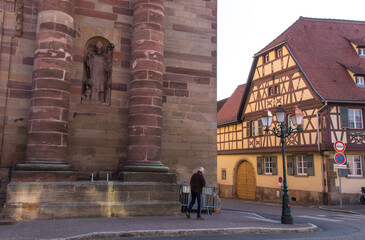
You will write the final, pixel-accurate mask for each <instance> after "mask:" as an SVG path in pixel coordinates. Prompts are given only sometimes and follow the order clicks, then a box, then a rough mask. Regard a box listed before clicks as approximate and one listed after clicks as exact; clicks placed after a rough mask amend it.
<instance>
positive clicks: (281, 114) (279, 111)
mask: <svg viewBox="0 0 365 240" xmlns="http://www.w3.org/2000/svg"><path fill="white" fill-rule="evenodd" d="M275 115H276V119H277V120H278V122H279V123H283V122H284V121H285V115H286V112H285V109H284V108H283V106H281V105H279V106H278V107H277V108H276V112H275Z"/></svg>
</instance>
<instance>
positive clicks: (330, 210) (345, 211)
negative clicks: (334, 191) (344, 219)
mask: <svg viewBox="0 0 365 240" xmlns="http://www.w3.org/2000/svg"><path fill="white" fill-rule="evenodd" d="M318 208H319V209H321V210H324V211H329V212H340V213H348V214H355V215H363V214H362V213H359V212H354V211H350V210H345V209H333V208H326V207H321V206H319V207H318Z"/></svg>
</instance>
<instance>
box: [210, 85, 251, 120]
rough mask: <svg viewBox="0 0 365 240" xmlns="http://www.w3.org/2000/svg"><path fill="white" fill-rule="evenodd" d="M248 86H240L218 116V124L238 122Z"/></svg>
mask: <svg viewBox="0 0 365 240" xmlns="http://www.w3.org/2000/svg"><path fill="white" fill-rule="evenodd" d="M245 89H246V84H242V85H239V86H238V87H237V88H236V90H235V91H234V92H233V94H232V95H231V97H229V99H228V100H227V101H226V103H225V104H224V105H223V107H222V108H221V109H220V110H219V112H218V114H217V124H218V125H223V124H227V123H232V122H236V121H237V119H238V112H239V109H240V105H241V102H242V97H243V94H244V92H245Z"/></svg>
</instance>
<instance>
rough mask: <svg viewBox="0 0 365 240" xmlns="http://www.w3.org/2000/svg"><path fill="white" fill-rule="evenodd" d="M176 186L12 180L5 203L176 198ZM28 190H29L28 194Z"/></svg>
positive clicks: (163, 184) (176, 199) (167, 199)
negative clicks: (23, 181) (25, 182)
mask: <svg viewBox="0 0 365 240" xmlns="http://www.w3.org/2000/svg"><path fill="white" fill-rule="evenodd" d="M178 192H179V186H178V185H177V184H167V183H151V182H145V183H123V182H106V181H101V182H77V183H27V184H24V183H11V184H9V185H8V193H9V196H8V199H7V204H10V203H23V202H30V203H35V202H44V203H47V202H133V201H140V200H142V199H143V200H149V201H178V200H179V194H178ZM30 193H31V194H30Z"/></svg>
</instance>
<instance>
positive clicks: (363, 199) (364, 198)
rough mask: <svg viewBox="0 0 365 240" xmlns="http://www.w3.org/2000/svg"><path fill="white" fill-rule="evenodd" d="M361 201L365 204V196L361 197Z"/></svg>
mask: <svg viewBox="0 0 365 240" xmlns="http://www.w3.org/2000/svg"><path fill="white" fill-rule="evenodd" d="M360 201H361V203H362V204H365V195H362V196H361V197H360Z"/></svg>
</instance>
